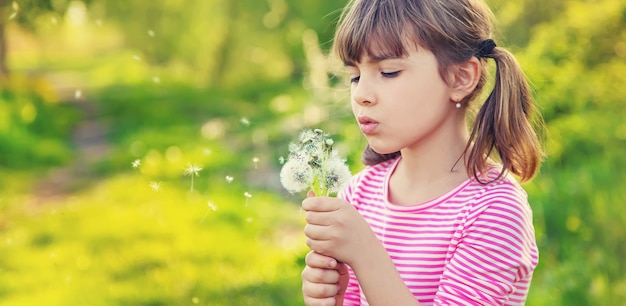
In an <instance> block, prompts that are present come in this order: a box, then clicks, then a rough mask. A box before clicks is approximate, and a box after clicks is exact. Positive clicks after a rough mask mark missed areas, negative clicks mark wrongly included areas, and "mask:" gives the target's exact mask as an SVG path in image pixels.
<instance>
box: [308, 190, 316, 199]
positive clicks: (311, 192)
mask: <svg viewBox="0 0 626 306" xmlns="http://www.w3.org/2000/svg"><path fill="white" fill-rule="evenodd" d="M306 197H307V198H312V197H315V191H313V190H309V191H308V192H307V193H306Z"/></svg>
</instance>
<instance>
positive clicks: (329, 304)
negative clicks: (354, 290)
mask: <svg viewBox="0 0 626 306" xmlns="http://www.w3.org/2000/svg"><path fill="white" fill-rule="evenodd" d="M304 305H306V306H335V305H336V304H335V297H327V298H323V299H317V298H313V297H310V296H306V295H304Z"/></svg>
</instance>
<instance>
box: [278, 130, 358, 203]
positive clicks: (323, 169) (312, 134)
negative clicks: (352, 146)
mask: <svg viewBox="0 0 626 306" xmlns="http://www.w3.org/2000/svg"><path fill="white" fill-rule="evenodd" d="M333 145H334V141H333V140H332V139H331V138H329V135H328V134H326V133H324V132H323V131H322V130H320V129H315V130H305V131H303V132H302V133H300V137H299V138H298V141H297V142H293V143H291V144H290V145H289V156H288V157H287V160H286V161H285V162H284V164H283V167H282V169H281V171H280V181H281V183H282V185H283V187H285V189H287V190H288V191H289V192H291V193H295V192H301V191H304V190H307V189H309V190H313V191H314V192H315V194H317V195H330V194H332V193H337V192H338V191H339V190H341V188H343V186H344V184H345V183H346V182H348V181H349V180H350V177H351V176H352V174H351V173H350V169H349V168H348V166H347V165H346V163H345V160H344V159H342V158H340V157H339V155H337V153H336V152H335V151H333Z"/></svg>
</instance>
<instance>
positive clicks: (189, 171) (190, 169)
mask: <svg viewBox="0 0 626 306" xmlns="http://www.w3.org/2000/svg"><path fill="white" fill-rule="evenodd" d="M200 170H202V168H200V167H199V166H197V165H192V164H189V166H187V168H185V175H188V176H191V189H190V190H191V191H192V192H193V177H194V176H198V175H199V174H198V172H200Z"/></svg>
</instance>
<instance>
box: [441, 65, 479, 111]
mask: <svg viewBox="0 0 626 306" xmlns="http://www.w3.org/2000/svg"><path fill="white" fill-rule="evenodd" d="M480 68H481V63H480V60H478V58H476V57H475V56H472V57H471V58H470V59H469V60H467V61H466V62H463V63H460V64H456V65H453V66H452V67H450V74H449V84H450V100H451V101H454V102H462V101H463V100H465V98H466V97H467V96H468V95H470V94H471V93H472V92H473V91H474V89H475V88H476V85H477V84H478V81H479V80H480V72H481V69H480Z"/></svg>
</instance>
